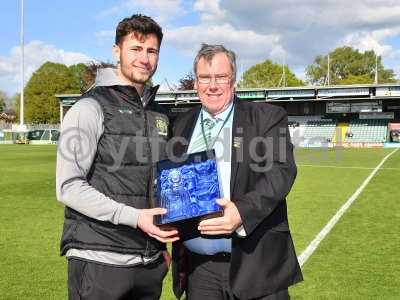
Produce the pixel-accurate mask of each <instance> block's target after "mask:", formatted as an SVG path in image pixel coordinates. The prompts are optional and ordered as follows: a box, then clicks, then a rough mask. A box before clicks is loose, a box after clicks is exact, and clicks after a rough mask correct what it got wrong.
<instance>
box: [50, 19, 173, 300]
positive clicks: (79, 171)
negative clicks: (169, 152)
mask: <svg viewBox="0 0 400 300" xmlns="http://www.w3.org/2000/svg"><path fill="white" fill-rule="evenodd" d="M162 37H163V34H162V30H161V28H160V26H159V25H158V24H157V23H156V22H155V21H154V20H152V19H151V18H149V17H147V16H143V15H133V16H132V17H130V18H126V19H124V20H122V21H121V22H120V23H119V24H118V27H117V29H116V39H115V45H114V47H113V55H114V57H115V58H116V60H117V61H118V68H117V69H102V70H101V69H100V70H99V72H98V75H97V78H96V82H95V87H94V88H93V89H91V90H90V91H88V92H87V93H85V94H84V95H83V96H82V99H81V100H79V101H78V102H77V103H76V104H75V105H74V106H73V107H72V108H71V109H70V110H69V111H68V113H67V114H66V116H65V118H64V121H63V125H62V130H61V137H60V141H59V146H58V154H57V184H56V190H57V198H58V200H59V201H60V202H62V203H63V204H65V205H66V208H65V222H64V230H63V234H62V238H61V254H62V255H66V256H67V258H68V292H69V299H93V300H94V299H96V300H99V299H107V300H110V299H158V298H159V297H160V294H161V289H162V280H163V278H164V276H165V275H166V273H167V269H168V268H167V264H166V263H165V261H164V258H163V251H164V250H165V243H166V242H169V241H175V240H177V237H176V234H177V232H176V230H169V231H163V230H160V228H158V227H156V226H155V225H153V216H154V215H158V214H163V213H165V210H164V209H161V208H152V209H151V208H150V207H151V201H152V200H153V184H152V182H153V181H154V179H153V173H152V170H153V168H152V163H153V162H154V161H156V160H159V159H162V158H164V157H165V155H164V147H165V143H166V139H167V134H168V119H167V117H166V116H165V115H164V114H162V113H160V112H159V111H160V108H159V107H158V106H157V105H156V103H155V102H154V97H155V94H156V92H157V89H158V86H156V87H154V88H146V86H145V84H146V82H147V81H148V80H149V79H150V78H151V77H152V75H153V74H154V72H155V71H156V68H157V63H158V56H159V49H160V44H161V40H162Z"/></svg>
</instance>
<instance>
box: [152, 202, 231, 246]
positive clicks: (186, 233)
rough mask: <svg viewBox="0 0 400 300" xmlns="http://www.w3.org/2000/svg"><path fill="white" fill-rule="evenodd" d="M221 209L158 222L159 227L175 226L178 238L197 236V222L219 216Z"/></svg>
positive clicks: (184, 238) (181, 239) (186, 238)
mask: <svg viewBox="0 0 400 300" xmlns="http://www.w3.org/2000/svg"><path fill="white" fill-rule="evenodd" d="M222 215H223V211H222V210H221V211H217V212H213V213H208V214H205V215H202V216H197V217H193V218H189V219H184V220H178V221H173V222H169V223H163V224H159V226H160V228H161V229H168V228H171V227H173V228H176V229H177V230H178V235H179V240H180V241H186V240H190V239H193V238H196V237H199V236H200V235H201V234H200V231H199V230H198V226H199V223H200V222H201V221H203V220H206V219H211V218H216V217H221V216H222Z"/></svg>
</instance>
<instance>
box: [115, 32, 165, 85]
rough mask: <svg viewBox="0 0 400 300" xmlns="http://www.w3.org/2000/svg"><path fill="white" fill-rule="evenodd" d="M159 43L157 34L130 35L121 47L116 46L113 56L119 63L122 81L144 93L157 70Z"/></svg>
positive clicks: (119, 73)
mask: <svg viewBox="0 0 400 300" xmlns="http://www.w3.org/2000/svg"><path fill="white" fill-rule="evenodd" d="M158 53H159V42H158V39H157V36H156V35H155V34H148V35H138V34H135V33H130V34H128V35H126V36H125V37H124V39H123V40H122V42H121V43H120V44H119V45H114V47H113V54H114V57H115V58H116V59H117V60H118V61H119V67H118V76H119V78H120V80H121V81H122V82H123V83H125V84H129V85H133V86H135V87H136V88H137V90H138V92H139V93H141V92H142V91H143V88H144V85H145V83H146V81H147V80H149V79H150V78H151V76H153V74H154V72H155V71H156V69H157V63H158Z"/></svg>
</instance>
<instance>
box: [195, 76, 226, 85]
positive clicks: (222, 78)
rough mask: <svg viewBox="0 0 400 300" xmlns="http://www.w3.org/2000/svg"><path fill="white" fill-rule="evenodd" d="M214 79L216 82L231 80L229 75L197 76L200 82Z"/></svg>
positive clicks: (223, 82)
mask: <svg viewBox="0 0 400 300" xmlns="http://www.w3.org/2000/svg"><path fill="white" fill-rule="evenodd" d="M213 78H214V79H215V83H216V84H228V83H230V81H231V78H232V76H231V75H219V76H215V77H211V76H198V77H197V82H198V83H200V84H210V83H211V80H212V79H213Z"/></svg>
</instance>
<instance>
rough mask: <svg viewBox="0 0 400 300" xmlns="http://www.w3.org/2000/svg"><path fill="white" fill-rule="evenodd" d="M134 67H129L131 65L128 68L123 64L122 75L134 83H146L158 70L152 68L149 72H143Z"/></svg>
mask: <svg viewBox="0 0 400 300" xmlns="http://www.w3.org/2000/svg"><path fill="white" fill-rule="evenodd" d="M132 68H133V69H131V70H130V69H129V67H127V68H125V69H124V68H122V66H121V72H122V75H124V77H126V78H127V79H129V81H131V82H132V83H136V84H145V83H146V82H147V81H149V80H150V79H151V77H152V76H153V74H154V73H155V71H156V68H155V69H154V70H152V71H151V72H149V73H147V74H141V73H140V72H139V71H137V70H135V68H134V67H132Z"/></svg>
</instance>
